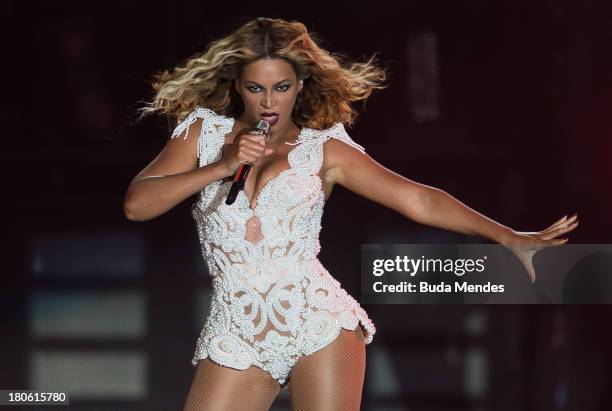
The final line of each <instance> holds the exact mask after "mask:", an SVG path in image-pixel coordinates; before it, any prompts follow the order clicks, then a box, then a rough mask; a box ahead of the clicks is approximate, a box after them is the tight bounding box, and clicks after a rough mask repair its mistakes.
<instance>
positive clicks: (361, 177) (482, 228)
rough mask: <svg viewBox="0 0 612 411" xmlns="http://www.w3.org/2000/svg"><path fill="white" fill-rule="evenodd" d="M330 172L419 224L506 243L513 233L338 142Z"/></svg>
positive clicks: (330, 150)
mask: <svg viewBox="0 0 612 411" xmlns="http://www.w3.org/2000/svg"><path fill="white" fill-rule="evenodd" d="M326 146H327V151H326V153H325V154H326V155H327V159H328V162H329V164H328V167H329V168H328V171H327V173H326V175H330V176H331V178H333V182H334V183H338V184H340V185H341V186H343V187H345V188H347V189H349V190H351V191H353V192H355V193H357V194H359V195H361V196H363V197H365V198H367V199H369V200H372V201H375V202H377V203H379V204H381V205H383V206H385V207H387V208H390V209H392V210H395V211H397V212H398V213H400V214H402V215H403V216H405V217H407V218H409V219H411V220H413V221H416V222H417V223H420V224H424V225H429V226H433V227H438V228H442V229H445V230H451V231H456V232H459V233H463V234H469V235H480V236H482V237H485V238H488V239H490V240H492V241H495V242H497V243H504V242H506V241H507V239H508V238H509V237H511V236H512V235H513V230H512V229H511V228H509V227H506V226H504V225H502V224H499V223H497V222H495V221H493V220H491V219H490V218H488V217H486V216H484V215H482V214H480V213H478V212H477V211H475V210H473V209H471V208H470V207H468V206H466V205H465V204H463V203H462V202H461V201H459V200H457V199H456V198H455V197H453V196H451V195H450V194H448V193H447V192H445V191H443V190H440V189H438V188H436V187H432V186H428V185H425V184H421V183H418V182H416V181H413V180H410V179H408V178H406V177H403V176H401V175H399V174H397V173H395V172H393V171H391V170H389V169H388V168H386V167H384V166H383V165H381V164H379V163H378V162H376V161H375V160H374V159H373V158H372V157H370V156H369V155H368V154H365V153H361V152H359V151H358V150H355V149H354V148H352V147H350V146H348V145H346V144H344V143H342V142H340V141H337V140H333V139H332V140H330V141H328V142H327V143H326Z"/></svg>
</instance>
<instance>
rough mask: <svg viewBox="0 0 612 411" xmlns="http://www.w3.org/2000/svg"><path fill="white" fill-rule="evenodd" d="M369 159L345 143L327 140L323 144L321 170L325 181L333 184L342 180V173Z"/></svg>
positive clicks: (337, 140) (331, 139) (332, 139)
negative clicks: (365, 158)
mask: <svg viewBox="0 0 612 411" xmlns="http://www.w3.org/2000/svg"><path fill="white" fill-rule="evenodd" d="M364 156H365V157H369V156H367V154H364V153H362V152H361V151H359V150H357V149H356V148H354V147H351V146H350V145H348V144H346V143H345V142H343V141H341V140H339V139H336V138H329V139H328V140H327V141H325V142H324V143H323V165H322V167H321V170H322V172H323V174H324V175H325V179H326V181H328V182H329V183H332V184H335V183H337V182H339V181H341V180H342V173H343V172H345V171H346V170H349V169H350V168H351V167H352V166H354V165H356V164H357V163H358V162H359V161H363V158H364Z"/></svg>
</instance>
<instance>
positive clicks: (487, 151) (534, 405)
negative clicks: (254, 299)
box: [0, 0, 612, 411]
mask: <svg viewBox="0 0 612 411" xmlns="http://www.w3.org/2000/svg"><path fill="white" fill-rule="evenodd" d="M50 4H51V3H45V4H42V3H41V4H36V3H31V2H18V1H6V2H3V5H2V6H1V8H0V11H1V12H2V20H3V22H4V23H3V24H2V25H1V28H0V30H1V33H2V45H3V47H2V50H3V53H2V54H3V58H2V61H3V64H2V66H3V68H2V71H3V76H2V77H3V84H2V90H3V91H4V93H3V95H4V97H5V98H4V99H2V102H1V103H0V124H1V126H2V130H3V131H4V138H3V141H2V150H1V154H0V155H1V159H2V161H1V162H0V167H2V176H3V179H2V183H3V184H2V187H3V192H4V195H3V198H4V201H3V203H4V208H5V212H4V217H5V220H6V224H5V227H6V231H5V236H4V237H5V247H4V250H5V252H6V253H7V256H6V257H5V258H4V259H3V261H5V270H4V273H3V274H4V275H3V280H4V281H3V287H2V288H3V291H5V292H4V293H3V294H4V297H3V298H2V307H1V308H2V313H3V316H5V317H6V318H5V319H4V320H3V324H4V329H3V335H2V338H1V339H0V344H1V345H0V352H2V354H1V355H2V358H1V360H2V366H1V367H0V388H3V389H27V388H36V389H50V388H53V385H52V384H50V382H55V383H57V384H60V387H70V389H68V390H69V391H71V392H72V393H73V400H72V405H71V407H70V409H79V410H119V409H120V410H177V409H180V408H181V406H182V404H183V401H184V399H185V396H186V394H187V391H188V389H189V384H190V382H191V379H192V377H193V372H194V368H193V367H192V366H191V364H190V359H191V355H192V354H193V348H194V347H195V339H196V337H197V334H198V333H199V329H200V327H201V325H202V323H203V319H204V317H205V315H206V313H205V310H203V309H202V307H205V306H206V304H205V302H206V301H207V300H206V298H207V296H208V294H207V290H208V288H209V285H210V280H209V278H208V274H207V273H206V269H205V268H204V265H203V263H202V261H201V256H200V254H199V253H200V250H199V244H198V242H197V237H196V231H195V223H194V221H193V220H192V219H191V215H190V212H189V206H190V205H191V203H192V202H193V200H194V199H190V200H188V201H185V202H184V203H182V204H181V205H179V206H177V207H175V208H174V209H173V210H171V211H169V212H168V213H166V214H164V215H163V216H160V217H159V218H156V219H154V220H151V221H147V222H140V223H136V222H131V221H128V220H127V219H126V218H125V217H124V215H123V212H122V200H123V196H124V194H125V190H126V188H127V185H128V184H129V182H130V180H131V179H132V178H133V177H134V175H136V174H137V173H138V172H139V171H140V170H141V169H142V168H143V167H144V166H146V165H147V164H148V163H149V162H150V161H151V160H152V159H153V158H154V157H155V156H156V155H157V153H159V151H160V150H161V148H162V147H163V145H164V143H165V140H166V139H167V138H168V136H169V133H170V131H171V128H170V127H169V124H168V122H167V121H166V120H165V119H164V118H161V117H151V118H147V119H145V120H143V121H142V122H136V121H135V120H136V117H137V115H136V109H137V108H138V107H139V106H140V105H141V103H140V102H141V101H143V100H145V99H150V98H151V97H152V90H151V88H150V84H149V82H150V79H151V75H152V73H153V72H154V71H157V70H158V69H161V68H171V67H172V66H173V65H175V64H177V63H179V62H181V61H182V60H184V59H185V58H187V57H189V56H191V55H192V54H193V53H195V52H196V51H199V50H204V48H205V47H206V45H207V44H208V42H209V41H210V40H212V39H213V38H218V37H220V36H223V35H226V34H228V33H230V32H231V31H232V30H234V29H235V28H237V27H238V26H239V25H241V24H243V23H245V22H246V21H248V20H250V19H252V18H255V17H260V16H266V17H280V18H285V19H295V20H299V21H301V22H303V23H304V24H306V26H307V27H308V28H309V30H311V31H315V32H317V33H319V34H320V35H321V36H322V38H323V39H324V41H323V43H322V44H321V45H322V46H323V47H324V48H327V49H329V50H332V51H339V52H343V53H346V54H347V55H348V56H350V57H351V58H354V59H363V58H365V57H367V56H369V55H371V54H372V53H374V52H378V53H379V54H378V57H379V60H380V61H381V63H382V64H383V65H384V66H385V67H387V68H388V69H389V73H390V87H389V88H387V89H386V90H383V91H380V92H378V93H375V94H374V95H373V96H372V97H371V99H370V100H369V101H368V103H367V106H366V110H365V112H363V110H361V107H359V108H360V110H361V111H362V112H363V114H362V115H361V116H360V117H359V118H358V120H357V123H356V124H355V126H354V127H353V128H351V129H349V134H350V135H351V136H352V137H353V139H354V140H355V141H357V142H358V143H360V144H362V145H364V146H365V148H366V150H367V152H368V153H369V154H370V155H371V156H372V157H373V158H375V159H376V160H377V161H378V162H380V163H381V164H383V165H384V166H386V167H388V168H390V169H392V170H393V171H395V172H397V173H399V174H401V175H403V176H405V177H407V178H410V179H413V180H416V181H418V182H421V183H424V184H428V185H432V186H435V187H438V188H440V189H443V190H445V191H447V192H448V193H450V194H452V195H453V196H455V197H457V198H458V199H460V200H461V201H462V202H464V203H465V204H467V205H469V206H470V207H472V208H474V209H475V210H477V211H479V212H481V213H483V214H484V215H486V216H488V217H490V218H493V219H495V220H496V221H499V222H501V223H502V224H504V225H507V226H510V227H512V228H514V229H515V230H520V231H535V230H542V229H544V228H545V227H547V226H549V225H550V224H552V223H553V222H554V221H556V220H557V219H559V218H560V217H561V216H563V215H565V214H573V213H574V212H578V217H579V220H580V225H579V227H578V228H577V229H576V230H575V231H574V232H572V233H571V234H570V243H584V244H593V243H606V242H609V240H608V239H609V233H608V230H609V229H610V228H611V224H610V218H609V210H610V207H609V204H610V201H609V200H610V196H611V193H610V184H609V181H610V177H611V176H612V167H610V165H609V162H610V160H609V158H610V154H612V140H611V139H610V132H611V131H612V129H611V127H610V123H609V122H608V119H609V115H610V114H611V107H612V105H610V101H612V87H611V85H612V81H611V80H612V64H611V63H612V53H610V44H612V24H611V23H612V18H611V13H610V11H612V6H610V5H609V4H607V3H606V2H594V1H569V0H557V1H554V0H532V1H487V0H471V1H461V2H458V1H427V2H417V1H405V2H395V1H390V0H380V1H376V2H363V3H360V2H329V1H327V2H321V1H312V2H300V3H297V2H280V1H266V2H265V3H250V4H246V3H245V4H241V3H238V2H210V1H184V2H172V1H166V2H150V1H149V2H147V1H142V0H141V1H107V2H80V3H76V2H75V3H68V2H67V3H62V5H59V6H58V5H56V4H53V5H50ZM323 227H324V228H323V231H322V233H321V245H322V251H321V253H320V255H319V257H320V259H321V261H322V262H323V264H324V265H325V266H326V267H327V268H328V269H329V270H330V272H331V273H333V274H334V276H335V277H336V278H337V279H338V280H339V281H340V282H341V283H342V284H343V287H344V288H345V289H346V290H347V291H348V292H349V293H350V294H351V295H353V296H355V297H356V298H357V299H359V295H360V289H359V286H360V284H359V275H358V273H359V249H360V248H359V247H360V244H362V243H377V242H380V243H385V242H388V243H459V242H487V240H485V239H482V238H476V237H470V236H464V235H461V234H457V233H452V232H448V231H444V230H438V229H435V228H433V227H426V226H422V225H419V224H416V223H414V222H411V221H409V220H407V219H405V218H403V217H402V216H401V215H399V214H397V213H396V212H394V211H392V210H389V209H386V208H383V207H382V206H380V205H377V204H375V203H372V202H369V201H368V200H366V199H364V198H361V197H359V196H357V195H355V194H353V193H351V192H349V191H347V190H345V189H343V188H342V187H336V188H335V189H334V193H333V195H332V197H331V198H330V200H329V201H328V203H327V205H326V211H325V215H324V217H323ZM203 302H204V303H203ZM364 308H365V309H366V310H367V312H368V314H369V315H370V317H371V319H372V320H373V321H374V323H375V324H376V326H377V330H378V331H377V334H376V336H375V337H374V341H373V343H372V344H371V345H369V346H368V347H367V352H368V363H367V374H366V381H365V388H364V397H363V403H362V404H363V409H366V410H584V411H588V410H608V409H611V408H612V400H611V398H610V394H609V392H610V390H611V389H612V387H611V386H610V385H611V384H610V381H611V377H612V376H611V370H610V365H611V357H610V355H611V354H610V346H612V331H611V327H610V321H609V315H610V314H611V310H610V308H609V306H605V305H602V306H597V305H592V306H587V305H584V306H582V305H566V306H518V305H517V306H513V305H508V306H435V305H431V306H416V305H404V306H399V305H364ZM90 315H91V316H92V317H89V316H90ZM53 324H59V325H61V326H59V328H53V327H54V326H53ZM66 324H72V328H70V326H67V325H66ZM45 325H47V326H48V327H47V328H45ZM62 327H65V329H64V328H62ZM79 330H85V331H83V332H82V335H81V334H79ZM118 353H119V354H118ZM73 354H77V355H73ZM78 354H84V355H82V356H79V355H78ZM104 355H109V357H105V356H104ZM121 355H125V356H126V357H121ZM105 358H110V360H108V361H106V360H105ZM123 358H127V360H125V361H124V360H122V359H123ZM90 360H91V361H92V362H88V361H90ZM130 361H132V362H130ZM105 364H106V367H107V368H106V369H105V368H104V366H105ZM113 364H117V368H116V376H115V377H114V374H113V372H114V371H115V368H114V365H113ZM121 367H125V368H121ZM131 372H134V374H130V373H131ZM122 376H123V377H124V378H125V381H126V382H125V384H124V383H121V382H120V381H122V380H121V377H122ZM115 378H116V379H117V380H116V381H114V380H115ZM117 381H119V382H117ZM113 383H114V385H113ZM61 384H65V385H61ZM105 387H110V388H108V389H106V388H105ZM126 387H127V388H126ZM79 393H81V394H82V395H81V396H80V398H79ZM274 409H278V410H282V409H288V402H287V398H286V395H285V394H282V395H281V396H280V397H279V398H278V399H277V401H276V402H275V405H274Z"/></svg>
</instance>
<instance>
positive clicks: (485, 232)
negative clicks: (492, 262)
mask: <svg viewBox="0 0 612 411" xmlns="http://www.w3.org/2000/svg"><path fill="white" fill-rule="evenodd" d="M422 198H423V200H422V201H423V204H422V207H421V210H422V211H421V212H420V213H418V215H417V216H416V218H415V221H417V222H419V223H421V224H425V225H429V226H433V227H438V228H442V229H445V230H450V231H455V232H459V233H463V234H468V235H478V236H481V237H484V238H487V239H489V240H491V241H494V242H496V243H500V244H506V243H507V242H508V240H509V239H510V238H512V236H513V233H514V232H513V230H512V229H511V228H509V227H506V226H504V225H502V224H499V223H498V222H496V221H494V220H492V219H490V218H488V217H486V216H484V215H482V214H480V213H479V212H477V211H475V210H473V209H471V208H470V207H468V206H467V205H465V204H463V203H462V202H461V201H459V200H457V199H456V198H455V197H453V196H452V195H450V194H448V193H447V192H445V191H443V190H440V189H437V188H433V187H432V188H429V189H428V190H427V191H426V194H424V195H423V197H422Z"/></svg>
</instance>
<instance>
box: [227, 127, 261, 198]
mask: <svg viewBox="0 0 612 411" xmlns="http://www.w3.org/2000/svg"><path fill="white" fill-rule="evenodd" d="M269 133H270V123H268V122H267V121H266V120H259V121H258V122H257V124H255V127H253V129H252V130H251V131H250V132H249V134H256V135H265V136H266V138H267V137H268V134H269ZM251 167H253V163H250V162H245V163H242V164H240V167H238V171H236V174H234V178H233V181H232V186H231V187H230V190H229V193H228V194H227V198H226V199H225V204H227V205H231V204H234V201H236V197H237V196H238V192H239V191H240V190H243V189H244V182H245V181H246V179H247V177H248V176H249V171H251Z"/></svg>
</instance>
